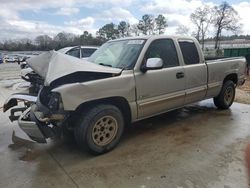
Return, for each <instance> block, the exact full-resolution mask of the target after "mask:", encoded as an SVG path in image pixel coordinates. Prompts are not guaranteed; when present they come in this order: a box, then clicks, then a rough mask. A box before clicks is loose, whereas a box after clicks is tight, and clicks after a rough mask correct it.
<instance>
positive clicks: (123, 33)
mask: <svg viewBox="0 0 250 188" xmlns="http://www.w3.org/2000/svg"><path fill="white" fill-rule="evenodd" d="M129 31H130V24H129V23H128V22H125V21H121V22H120V23H119V24H118V32H119V36H120V37H128V36H129Z"/></svg>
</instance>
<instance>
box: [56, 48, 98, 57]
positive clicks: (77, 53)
mask: <svg viewBox="0 0 250 188" xmlns="http://www.w3.org/2000/svg"><path fill="white" fill-rule="evenodd" d="M97 49H98V47H93V46H72V47H65V48H62V49H60V50H58V52H61V53H63V54H67V55H70V56H73V57H77V58H80V59H85V58H88V57H89V56H91V55H92V54H93V53H94V52H95V51H96V50H97Z"/></svg>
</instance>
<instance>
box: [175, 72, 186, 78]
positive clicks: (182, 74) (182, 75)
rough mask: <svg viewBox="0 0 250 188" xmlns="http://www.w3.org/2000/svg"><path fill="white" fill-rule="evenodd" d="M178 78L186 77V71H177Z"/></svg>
mask: <svg viewBox="0 0 250 188" xmlns="http://www.w3.org/2000/svg"><path fill="white" fill-rule="evenodd" d="M176 78H177V79H180V78H184V72H177V73H176Z"/></svg>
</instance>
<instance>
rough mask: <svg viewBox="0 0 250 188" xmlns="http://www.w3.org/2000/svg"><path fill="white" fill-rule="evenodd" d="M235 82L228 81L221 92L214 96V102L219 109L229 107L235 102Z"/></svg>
mask: <svg viewBox="0 0 250 188" xmlns="http://www.w3.org/2000/svg"><path fill="white" fill-rule="evenodd" d="M234 98H235V84H234V82H233V81H231V80H228V81H226V82H225V83H224V84H223V86H222V89H221V92H220V94H219V95H218V96H217V97H215V98H214V104H215V106H216V107H218V108H219V109H228V108H229V107H230V106H231V105H232V104H233V102H234Z"/></svg>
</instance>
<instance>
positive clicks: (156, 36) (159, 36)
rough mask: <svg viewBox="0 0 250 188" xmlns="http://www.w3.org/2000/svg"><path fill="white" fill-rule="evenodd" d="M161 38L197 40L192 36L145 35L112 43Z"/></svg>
mask: <svg viewBox="0 0 250 188" xmlns="http://www.w3.org/2000/svg"><path fill="white" fill-rule="evenodd" d="M160 38H172V39H179V38H185V39H195V38H194V37H190V36H181V35H144V36H136V37H125V38H119V39H114V40H111V41H120V40H133V39H144V40H148V39H160Z"/></svg>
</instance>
